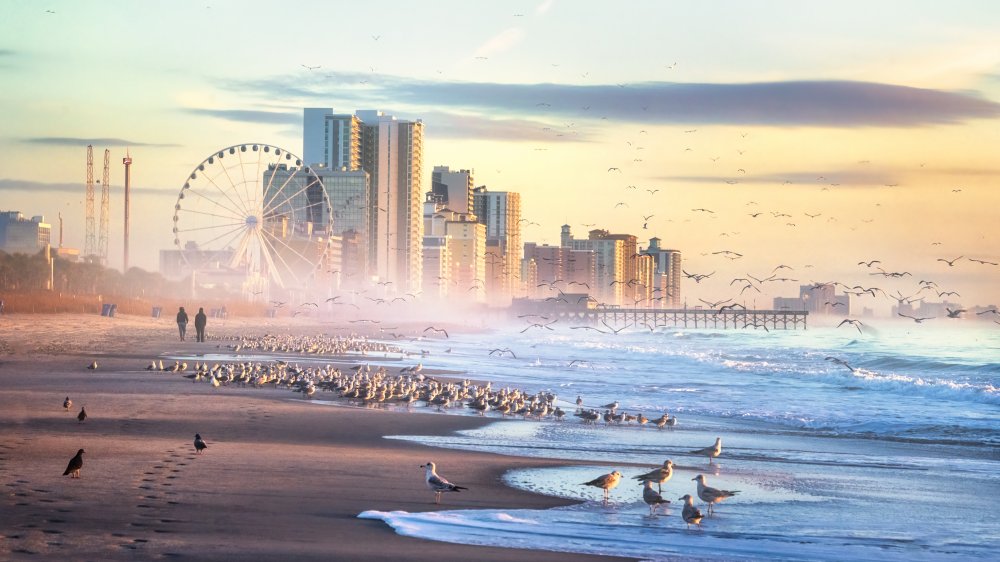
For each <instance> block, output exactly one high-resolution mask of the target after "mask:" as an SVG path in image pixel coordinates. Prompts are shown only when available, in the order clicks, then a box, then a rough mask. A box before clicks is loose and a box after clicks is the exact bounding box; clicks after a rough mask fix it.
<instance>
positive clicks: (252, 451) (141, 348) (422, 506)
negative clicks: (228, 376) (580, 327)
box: [0, 315, 610, 561]
mask: <svg viewBox="0 0 1000 562" xmlns="http://www.w3.org/2000/svg"><path fill="white" fill-rule="evenodd" d="M251 329H253V330H255V331H267V330H271V331H274V330H278V329H280V330H285V329H289V328H288V325H287V324H284V323H283V324H281V325H278V324H272V325H262V324H257V323H251V322H241V321H236V320H229V321H226V322H224V323H223V322H213V321H211V320H210V325H209V334H210V337H211V334H212V333H213V330H214V331H215V332H218V333H228V334H235V333H239V332H240V331H242V330H251ZM291 329H294V330H299V331H306V330H309V329H310V328H308V327H307V324H306V323H305V322H303V323H301V324H295V325H294V326H293V328H291ZM189 336H190V331H189ZM189 339H190V338H189ZM219 343H220V342H217V341H212V340H210V341H209V342H207V343H204V344H197V343H194V342H191V341H188V342H179V341H177V333H176V325H174V324H173V322H171V321H168V320H152V319H146V318H135V317H122V316H119V317H117V318H111V319H109V318H101V317H97V316H89V315H88V316H83V315H6V316H0V436H2V437H0V489H2V497H0V557H2V558H19V559H39V560H40V559H52V558H55V557H60V558H65V557H72V558H74V559H185V558H186V559H219V560H221V559H235V558H239V559H242V560H250V559H259V560H263V559H271V560H274V559H290V558H295V559H323V560H428V561H432V560H433V561H446V560H511V561H513V560H519V561H521V560H525V559H530V560H567V561H568V560H589V559H593V560H609V559H610V558H607V557H588V556H581V555H575V554H563V553H553V552H542V551H526V550H520V549H504V548H488V547H476V546H465V545H455V544H448V543H440V542H433V541H426V540H422V539H414V538H408V537H403V536H400V535H397V534H395V533H394V532H393V531H392V530H391V529H389V528H388V527H387V526H386V525H384V524H383V523H382V522H379V521H371V520H361V519H358V518H357V515H358V514H359V513H361V512H362V511H365V510H381V511H392V510H403V511H410V512H416V511H430V510H436V509H479V508H493V509H507V508H509V509H516V508H546V507H553V506H557V505H564V504H565V503H566V502H565V500H560V499H556V498H550V497H546V496H540V495H534V494H529V493H526V492H521V491H517V490H513V489H511V488H508V487H506V486H504V485H503V484H502V483H501V480H500V478H501V475H502V474H503V473H504V472H506V471H507V470H509V469H512V468H524V467H532V466H551V465H553V464H555V463H554V461H546V460H541V459H524V458H516V457H505V456H500V455H494V454H487V453H476V452H464V451H454V450H443V449H433V448H429V447H426V446H422V445H418V444H414V443H410V442H407V441H400V440H389V439H383V438H382V436H384V435H394V434H401V433H406V434H421V435H447V434H449V433H450V432H452V431H455V430H459V429H464V428H472V427H477V426H479V425H481V424H483V423H487V422H485V421H482V420H479V419H475V418H472V417H465V416H447V415H420V414H415V413H406V412H393V411H385V410H368V409H361V408H350V407H329V406H320V405H316V404H310V403H308V402H307V401H303V400H298V399H297V397H298V396H300V395H297V394H295V393H292V392H290V391H288V390H264V389H243V388H236V387H228V388H221V389H213V388H212V387H211V386H210V385H207V384H194V383H191V382H190V381H188V380H187V379H184V378H183V377H181V376H180V375H179V374H173V373H159V372H147V371H145V370H143V368H144V367H145V366H146V365H148V364H149V361H150V360H151V359H153V358H154V357H158V356H159V355H160V354H162V353H169V354H181V355H183V354H194V353H203V352H209V353H213V352H217V351H218V350H217V349H216V345H218V344H219ZM95 359H96V360H97V361H98V369H97V370H96V371H91V370H88V369H86V366H87V365H88V364H89V363H90V362H91V361H93V360H95ZM67 395H68V396H69V397H70V398H71V399H72V400H73V407H72V408H71V409H70V411H66V410H64V409H63V407H62V402H63V399H64V398H65V397H66V396H67ZM81 406H85V407H86V409H87V412H88V414H89V417H88V418H87V420H86V421H85V422H84V423H79V422H78V421H77V419H76V415H77V413H78V412H79V411H80V407H81ZM195 433H200V434H201V435H202V437H203V438H204V439H205V440H206V441H207V442H208V449H207V450H206V451H205V453H204V454H202V455H196V454H195V453H194V447H193V444H192V442H193V438H194V434H195ZM80 448H83V449H85V450H86V451H87V452H86V453H85V455H84V466H83V469H82V471H81V478H80V479H70V477H68V476H62V472H63V470H64V469H65V468H66V464H67V463H68V461H69V459H70V458H71V457H72V456H73V455H74V454H75V453H76V451H77V449H80ZM427 461H434V462H435V463H437V465H438V467H439V471H440V472H441V474H443V475H444V476H446V477H447V478H449V479H450V480H452V481H453V482H456V483H459V484H461V485H464V486H467V487H469V488H470V489H469V490H468V491H467V492H462V493H459V494H447V495H446V496H445V498H444V501H443V504H442V505H441V506H440V507H438V506H435V505H434V504H433V494H432V493H431V492H430V491H429V490H427V489H426V487H425V485H424V482H423V469H421V468H419V466H420V465H421V464H424V463H425V462H427Z"/></svg>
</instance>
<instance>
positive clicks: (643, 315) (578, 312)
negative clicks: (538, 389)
mask: <svg viewBox="0 0 1000 562" xmlns="http://www.w3.org/2000/svg"><path fill="white" fill-rule="evenodd" d="M510 310H511V313H512V315H515V316H516V315H523V314H534V315H538V316H541V317H544V318H546V319H548V321H552V320H557V319H558V320H559V321H560V322H565V323H568V324H571V325H577V326H602V325H605V324H606V325H607V326H609V327H611V328H613V329H616V330H617V329H619V328H628V327H642V328H649V329H651V330H655V329H657V328H684V329H697V328H703V329H705V328H710V329H722V330H726V329H737V330H743V329H764V330H798V329H803V330H805V329H806V328H807V327H808V326H807V321H806V319H807V318H808V316H809V313H808V312H807V311H804V310H756V309H741V308H725V309H704V308H678V309H657V308H620V307H615V306H592V305H591V306H585V305H580V306H573V305H567V304H561V303H554V302H551V301H538V300H532V299H515V301H514V303H513V305H512V306H511V309H510Z"/></svg>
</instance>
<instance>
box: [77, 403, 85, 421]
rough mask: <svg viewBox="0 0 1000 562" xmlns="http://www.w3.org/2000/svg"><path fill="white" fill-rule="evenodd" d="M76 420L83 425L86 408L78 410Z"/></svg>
mask: <svg viewBox="0 0 1000 562" xmlns="http://www.w3.org/2000/svg"><path fill="white" fill-rule="evenodd" d="M76 419H78V420H80V423H83V420H85V419H87V408H86V407H81V408H80V413H79V414H77V415H76Z"/></svg>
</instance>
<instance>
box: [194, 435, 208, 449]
mask: <svg viewBox="0 0 1000 562" xmlns="http://www.w3.org/2000/svg"><path fill="white" fill-rule="evenodd" d="M207 448H208V444H207V443H205V440H204V439H202V438H201V434H200V433H195V434H194V450H195V452H196V453H201V452H202V451H204V450H205V449H207Z"/></svg>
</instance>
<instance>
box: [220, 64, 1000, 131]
mask: <svg viewBox="0 0 1000 562" xmlns="http://www.w3.org/2000/svg"><path fill="white" fill-rule="evenodd" d="M361 82H365V84H364V87H363V88H362V87H359V86H357V85H358V84H360V83H361ZM229 87H230V88H231V89H233V90H234V91H241V92H243V93H245V92H246V91H247V90H251V91H252V90H256V91H258V93H259V94H260V95H262V96H265V97H267V98H269V99H274V98H275V97H277V98H279V99H286V100H293V99H297V100H301V101H303V102H304V101H306V100H323V102H324V103H331V102H332V101H333V100H339V101H341V102H342V103H351V102H353V101H355V100H363V101H364V103H365V104H366V105H376V104H383V105H389V104H391V105H395V106H399V105H405V106H408V107H412V108H415V110H416V111H419V109H420V108H429V109H430V108H433V109H438V110H439V109H441V108H442V107H444V108H451V109H460V110H463V111H465V112H478V113H487V114H490V115H492V116H507V117H517V118H530V117H535V118H545V117H547V118H550V119H556V118H558V119H563V118H573V119H598V118H607V119H610V120H616V121H627V122H634V123H646V124H684V125H697V124H705V125H711V124H726V125H777V126H822V127H837V128H844V127H916V126H921V125H933V124H946V123H959V122H963V121H967V120H971V119H983V118H985V119H993V118H997V117H998V116H1000V103H997V102H994V101H990V100H988V99H984V98H982V97H980V96H979V95H977V94H975V93H969V92H954V91H946V90H933V89H926V88H913V87H908V86H898V85H892V84H881V83H875V82H850V81H790V82H759V83H739V84H684V83H673V82H643V83H627V84H618V85H574V84H499V83H484V82H435V81H428V80H416V79H408V78H403V77H398V76H390V75H371V74H369V75H366V74H359V73H338V72H333V73H327V74H325V75H322V76H317V77H314V78H309V79H302V78H301V77H299V78H296V79H295V80H291V79H288V78H287V77H274V78H270V79H265V80H257V81H243V82H233V83H231V84H230V86H229ZM584 108H587V109H584ZM206 111H207V110H206ZM252 113H253V112H252ZM260 113H264V114H266V115H275V114H271V113H270V112H260ZM276 115H282V114H276ZM290 118H291V117H289V119H290ZM295 118H296V119H298V118H299V117H298V115H295Z"/></svg>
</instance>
